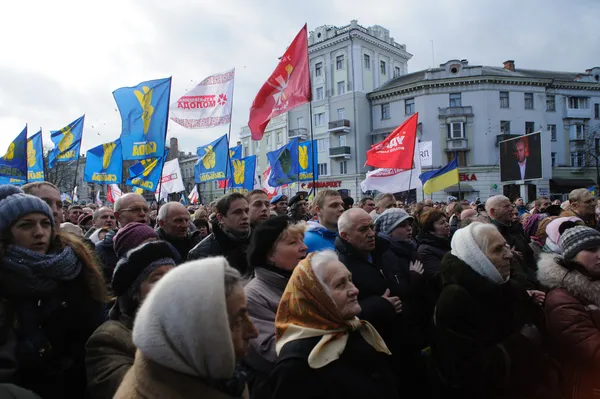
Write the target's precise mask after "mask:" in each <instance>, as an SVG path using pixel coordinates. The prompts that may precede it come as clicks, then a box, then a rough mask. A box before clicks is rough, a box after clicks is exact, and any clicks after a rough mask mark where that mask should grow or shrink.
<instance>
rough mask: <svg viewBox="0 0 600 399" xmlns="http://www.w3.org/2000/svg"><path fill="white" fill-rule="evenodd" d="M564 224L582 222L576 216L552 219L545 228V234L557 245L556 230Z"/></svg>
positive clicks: (558, 239) (558, 240)
mask: <svg viewBox="0 0 600 399" xmlns="http://www.w3.org/2000/svg"><path fill="white" fill-rule="evenodd" d="M564 222H582V220H581V219H580V218H578V217H577V216H568V217H563V218H558V219H554V220H553V221H551V222H550V223H548V226H547V227H546V234H547V235H548V238H549V239H550V240H552V242H553V243H555V244H557V245H558V243H559V242H560V233H559V232H558V228H559V227H560V225H561V224H563V223H564Z"/></svg>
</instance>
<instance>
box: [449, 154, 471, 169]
mask: <svg viewBox="0 0 600 399" xmlns="http://www.w3.org/2000/svg"><path fill="white" fill-rule="evenodd" d="M455 156H456V162H457V163H458V166H459V167H463V168H464V167H466V166H467V152H466V151H456V152H447V153H446V159H447V160H448V162H447V163H450V162H452V160H453V159H454V157H455Z"/></svg>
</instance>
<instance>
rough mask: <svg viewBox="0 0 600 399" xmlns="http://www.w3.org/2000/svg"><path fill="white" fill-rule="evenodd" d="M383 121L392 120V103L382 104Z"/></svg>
mask: <svg viewBox="0 0 600 399" xmlns="http://www.w3.org/2000/svg"><path fill="white" fill-rule="evenodd" d="M381 119H390V103H386V104H381Z"/></svg>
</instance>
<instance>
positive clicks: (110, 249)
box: [96, 230, 119, 284]
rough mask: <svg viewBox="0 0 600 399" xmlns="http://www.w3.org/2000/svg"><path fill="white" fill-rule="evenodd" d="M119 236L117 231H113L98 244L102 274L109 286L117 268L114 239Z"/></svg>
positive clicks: (97, 252)
mask: <svg viewBox="0 0 600 399" xmlns="http://www.w3.org/2000/svg"><path fill="white" fill-rule="evenodd" d="M116 234H117V231H116V230H111V231H109V232H108V233H106V235H105V236H104V238H103V239H102V241H100V242H98V243H97V244H96V256H97V257H98V260H99V261H100V265H101V266H102V274H103V275H104V279H105V281H106V282H107V284H110V282H111V281H112V276H113V272H114V271H115V267H116V266H117V261H118V260H119V259H118V258H117V254H116V253H115V247H114V242H113V239H114V238H115V235H116Z"/></svg>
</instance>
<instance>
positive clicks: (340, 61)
mask: <svg viewBox="0 0 600 399" xmlns="http://www.w3.org/2000/svg"><path fill="white" fill-rule="evenodd" d="M335 69H337V70H338V71H339V70H341V69H344V56H343V55H338V56H337V57H335Z"/></svg>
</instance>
